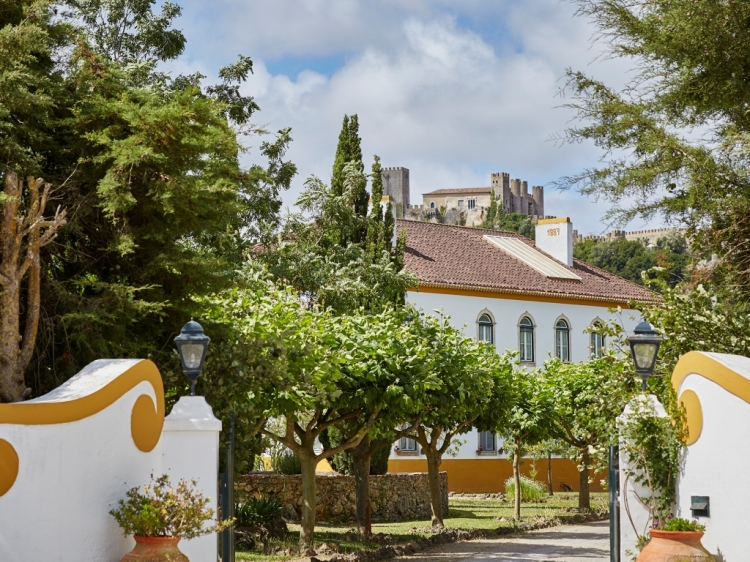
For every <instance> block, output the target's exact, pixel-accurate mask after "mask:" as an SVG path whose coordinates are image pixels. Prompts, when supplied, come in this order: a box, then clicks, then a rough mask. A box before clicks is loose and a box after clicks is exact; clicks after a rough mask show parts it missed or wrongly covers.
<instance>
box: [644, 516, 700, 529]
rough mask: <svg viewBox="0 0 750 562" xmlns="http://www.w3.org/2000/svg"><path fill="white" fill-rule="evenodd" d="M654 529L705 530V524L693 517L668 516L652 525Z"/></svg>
mask: <svg viewBox="0 0 750 562" xmlns="http://www.w3.org/2000/svg"><path fill="white" fill-rule="evenodd" d="M654 529H658V530H659V531H693V532H695V531H705V530H706V526H705V525H702V524H701V523H699V522H698V521H696V520H694V519H682V518H680V517H669V518H667V520H666V521H665V522H664V523H663V524H662V525H661V526H656V525H654Z"/></svg>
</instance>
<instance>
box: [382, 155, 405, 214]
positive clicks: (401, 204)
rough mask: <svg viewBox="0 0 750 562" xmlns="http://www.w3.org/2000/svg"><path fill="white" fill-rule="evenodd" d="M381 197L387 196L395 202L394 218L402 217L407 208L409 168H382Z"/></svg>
mask: <svg viewBox="0 0 750 562" xmlns="http://www.w3.org/2000/svg"><path fill="white" fill-rule="evenodd" d="M381 175H382V177H383V195H389V196H390V197H391V199H393V201H394V202H395V207H396V216H397V217H398V218H403V217H404V211H405V210H406V209H408V208H409V205H410V198H409V168H402V167H397V168H383V169H382V170H381Z"/></svg>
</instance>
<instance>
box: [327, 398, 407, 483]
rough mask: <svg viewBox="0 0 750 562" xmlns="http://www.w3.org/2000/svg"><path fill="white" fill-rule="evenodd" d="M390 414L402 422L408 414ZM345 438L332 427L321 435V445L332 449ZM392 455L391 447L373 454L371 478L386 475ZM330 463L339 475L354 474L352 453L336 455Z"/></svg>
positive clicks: (390, 417)
mask: <svg viewBox="0 0 750 562" xmlns="http://www.w3.org/2000/svg"><path fill="white" fill-rule="evenodd" d="M388 414H389V415H388V418H389V419H396V420H398V421H401V420H403V419H404V418H406V417H407V414H406V412H403V413H399V412H389V413H388ZM391 414H393V415H391ZM372 433H375V434H377V432H375V431H373V432H372ZM344 437H345V436H344V435H343V434H342V433H341V431H339V430H338V429H337V428H335V427H331V428H329V429H327V430H326V431H324V432H323V433H321V434H320V443H321V445H323V447H325V448H327V449H328V448H330V447H337V446H339V445H340V444H341V443H342V442H343V440H344ZM390 454H391V449H390V447H381V448H379V449H378V450H377V451H375V452H374V453H373V454H372V457H371V458H370V475H371V476H375V475H379V474H386V473H387V472H388V458H389V457H390ZM329 462H330V464H331V467H332V468H333V470H335V471H336V472H338V473H339V474H344V475H346V476H351V475H353V474H354V459H353V458H352V452H351V451H343V452H341V453H336V454H335V455H333V456H332V457H331V458H330V459H329Z"/></svg>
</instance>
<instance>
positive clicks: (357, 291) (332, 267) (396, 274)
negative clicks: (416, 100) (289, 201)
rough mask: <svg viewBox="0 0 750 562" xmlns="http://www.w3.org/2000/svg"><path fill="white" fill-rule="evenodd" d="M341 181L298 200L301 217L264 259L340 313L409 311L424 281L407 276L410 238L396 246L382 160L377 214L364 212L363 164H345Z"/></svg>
mask: <svg viewBox="0 0 750 562" xmlns="http://www.w3.org/2000/svg"><path fill="white" fill-rule="evenodd" d="M347 130H348V129H347ZM342 134H343V131H342ZM357 142H358V141H357ZM341 176H342V178H341V185H340V189H341V191H340V192H339V191H337V188H335V187H334V185H333V184H332V185H331V186H330V187H329V186H327V185H325V184H324V183H323V182H322V181H320V180H319V179H318V178H315V177H313V178H310V179H308V180H307V181H306V182H305V190H304V191H303V193H302V194H301V195H300V197H299V199H298V201H297V204H298V206H299V208H300V209H301V213H298V214H293V215H290V216H289V217H287V220H286V221H285V224H284V225H283V227H282V232H281V234H280V235H279V236H278V238H277V239H276V240H275V241H274V242H273V243H272V244H271V243H270V242H269V246H267V247H265V248H264V249H263V251H262V252H261V253H260V255H259V258H260V259H261V260H262V261H263V262H264V263H265V264H266V265H267V266H268V268H269V271H270V272H271V273H272V275H273V276H274V277H275V278H276V279H277V280H278V281H279V282H281V283H283V284H286V285H290V286H293V287H296V288H297V290H298V291H300V293H302V294H305V295H306V298H308V299H310V300H311V301H312V302H314V303H315V304H316V305H318V306H319V307H321V308H328V309H330V310H332V311H333V312H334V313H336V314H343V313H347V312H350V311H356V310H359V309H364V310H366V311H369V312H378V311H380V310H382V309H383V308H384V307H388V306H393V305H401V304H403V303H404V301H405V295H406V290H407V288H409V287H412V286H414V285H415V284H416V279H415V278H414V276H413V275H411V274H409V273H407V272H405V271H404V270H403V253H404V247H405V244H406V241H405V238H403V237H400V238H399V240H398V243H397V244H396V247H395V248H392V247H391V240H392V233H393V217H392V214H391V207H390V205H389V206H388V208H387V209H386V212H385V213H382V212H381V210H380V202H379V201H380V200H379V197H380V198H381V199H382V183H381V181H382V180H381V178H380V161H379V159H378V158H377V157H376V159H375V162H374V164H373V168H372V175H371V178H372V180H373V189H374V199H373V201H378V205H375V204H373V208H372V210H371V212H370V214H369V216H368V215H367V214H366V209H365V213H360V212H359V211H358V203H357V201H358V198H359V197H360V196H361V190H362V189H365V194H366V193H367V192H366V185H367V176H366V175H365V174H364V172H363V169H362V167H361V165H360V163H357V162H356V161H354V160H352V161H349V162H348V163H345V164H344V165H343V167H342V169H341ZM363 186H364V187H363Z"/></svg>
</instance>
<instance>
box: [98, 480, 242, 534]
mask: <svg viewBox="0 0 750 562" xmlns="http://www.w3.org/2000/svg"><path fill="white" fill-rule="evenodd" d="M195 487H196V482H195V481H193V482H191V483H188V482H186V481H185V480H180V481H179V482H178V483H177V487H176V488H173V487H172V486H171V485H170V483H169V477H168V476H167V475H166V474H165V475H163V476H160V477H159V478H157V479H155V480H153V481H152V483H151V484H148V485H146V486H144V487H143V492H141V491H140V488H138V487H135V488H131V489H130V490H128V491H127V493H126V496H127V499H126V500H119V501H118V507H117V509H113V510H111V511H110V512H109V513H110V515H112V516H113V517H114V518H115V519H116V520H117V523H118V525H120V527H121V528H122V531H123V533H124V534H125V535H126V536H127V535H137V536H141V537H179V538H181V539H192V538H195V537H200V536H202V535H208V534H211V533H216V532H219V531H222V530H224V529H226V528H228V527H230V526H231V525H232V522H231V521H223V522H217V523H214V524H212V525H206V524H207V523H208V522H212V521H213V519H214V510H213V509H211V508H210V507H207V505H208V503H209V499H208V498H204V497H203V494H201V493H200V492H198V491H197V490H196V489H195Z"/></svg>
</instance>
